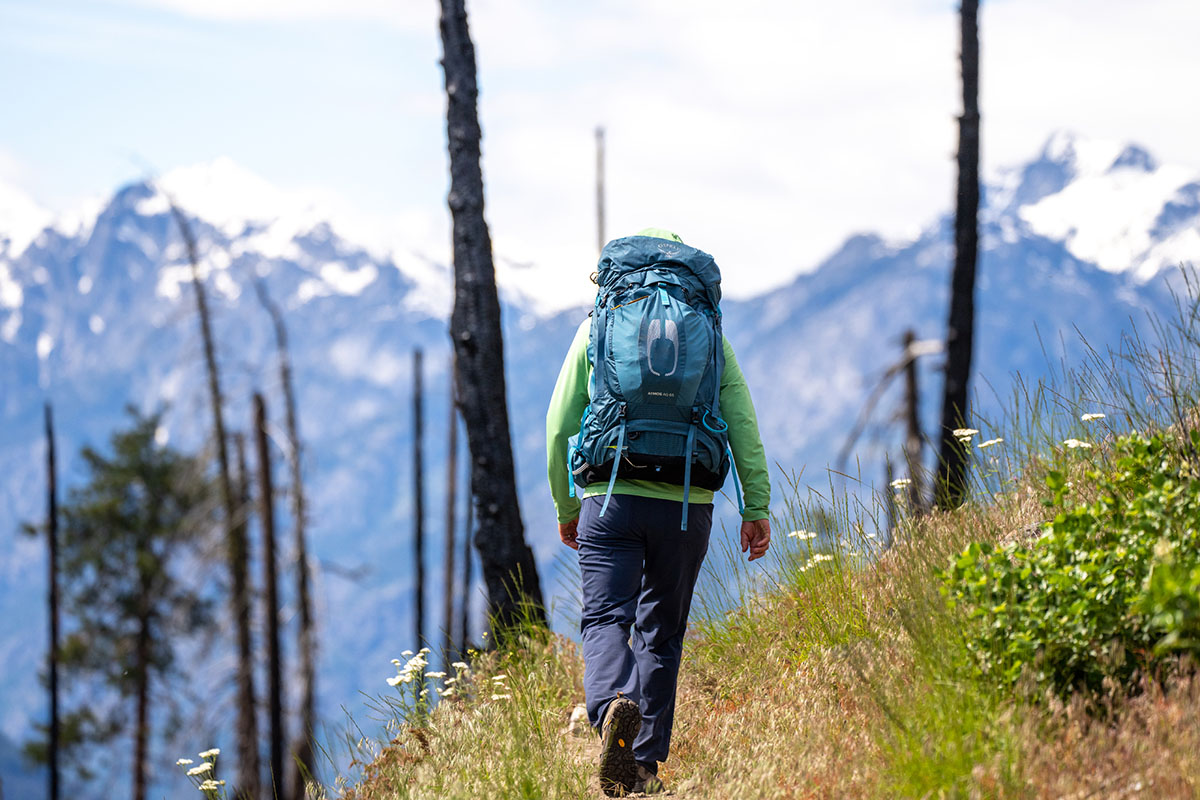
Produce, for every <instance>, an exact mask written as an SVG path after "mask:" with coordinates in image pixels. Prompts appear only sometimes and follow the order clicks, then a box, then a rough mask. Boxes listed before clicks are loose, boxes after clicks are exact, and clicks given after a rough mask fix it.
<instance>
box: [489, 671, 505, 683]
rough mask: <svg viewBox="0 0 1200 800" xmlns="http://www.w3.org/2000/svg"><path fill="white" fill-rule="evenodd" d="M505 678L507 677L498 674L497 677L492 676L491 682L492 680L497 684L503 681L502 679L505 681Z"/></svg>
mask: <svg viewBox="0 0 1200 800" xmlns="http://www.w3.org/2000/svg"><path fill="white" fill-rule="evenodd" d="M507 677H508V676H507V675H505V674H504V673H503V672H502V673H500V674H499V675H493V676H492V680H494V681H495V682H496V683H499V682H500V681H502V680H504V679H505V678H507Z"/></svg>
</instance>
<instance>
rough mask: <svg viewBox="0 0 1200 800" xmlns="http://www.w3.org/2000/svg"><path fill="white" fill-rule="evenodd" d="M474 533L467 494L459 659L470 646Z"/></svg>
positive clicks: (472, 510) (472, 511) (472, 505)
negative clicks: (472, 545)
mask: <svg viewBox="0 0 1200 800" xmlns="http://www.w3.org/2000/svg"><path fill="white" fill-rule="evenodd" d="M474 531H475V498H473V497H471V493H470V492H467V519H466V522H465V523H464V524H463V549H462V595H461V596H460V598H459V600H460V601H461V602H462V609H461V610H460V611H459V613H460V614H461V623H462V626H461V627H460V628H459V629H458V630H459V636H460V637H461V638H460V639H459V640H458V653H459V658H461V657H462V656H463V655H465V654H466V652H467V649H468V648H469V647H470V646H471V539H472V536H471V534H472V533H473V532H474Z"/></svg>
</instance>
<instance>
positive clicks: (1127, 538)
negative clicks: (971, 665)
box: [941, 434, 1200, 696]
mask: <svg viewBox="0 0 1200 800" xmlns="http://www.w3.org/2000/svg"><path fill="white" fill-rule="evenodd" d="M1180 444H1185V443H1182V442H1180V441H1179V440H1178V439H1177V438H1174V437H1172V436H1171V435H1170V434H1156V435H1154V436H1143V435H1129V436H1124V437H1121V438H1119V439H1118V440H1116V442H1115V443H1114V445H1113V452H1112V457H1111V460H1110V461H1109V463H1108V466H1107V468H1106V469H1105V470H1104V471H1103V472H1101V471H1100V470H1098V469H1093V470H1090V471H1087V472H1086V473H1085V475H1084V479H1086V480H1087V481H1088V482H1089V483H1094V484H1095V487H1096V489H1097V490H1098V499H1097V500H1096V501H1095V502H1092V503H1080V504H1074V505H1073V504H1072V503H1071V502H1070V496H1071V494H1072V487H1071V482H1070V481H1069V480H1068V476H1067V473H1066V472H1065V471H1060V470H1050V471H1049V472H1048V474H1047V476H1046V487H1047V489H1048V490H1049V494H1050V496H1049V498H1048V499H1047V500H1046V501H1045V502H1046V505H1047V506H1049V507H1050V508H1051V509H1053V510H1054V511H1055V517H1054V519H1053V521H1052V522H1049V523H1046V525H1045V526H1044V528H1043V532H1042V535H1041V537H1040V538H1039V539H1038V540H1037V541H1036V542H1034V543H1032V544H1030V545H1029V546H1021V545H1020V544H1015V543H1014V544H1009V545H1006V546H1003V547H999V548H997V547H994V546H992V545H989V544H972V545H971V546H970V547H968V548H967V549H966V550H965V551H963V552H962V553H961V554H960V555H959V556H958V557H957V558H956V559H955V560H954V561H953V563H952V564H951V565H950V567H949V569H947V570H946V571H944V572H943V573H942V575H941V578H942V587H941V589H942V593H943V595H945V596H946V597H947V598H948V599H949V601H950V603H951V605H952V606H955V607H958V608H961V609H962V610H964V611H965V616H966V619H967V626H966V630H965V631H964V635H965V637H966V640H967V645H968V648H969V650H970V652H971V653H972V655H973V657H974V658H975V661H976V669H977V670H978V671H979V672H980V673H981V674H982V675H985V676H987V677H988V678H989V679H991V680H994V681H996V682H997V683H999V684H1001V685H1005V686H1007V685H1011V684H1013V683H1014V682H1015V681H1016V680H1017V678H1018V677H1019V676H1020V675H1021V674H1022V673H1026V672H1027V673H1028V674H1030V675H1031V676H1032V677H1033V678H1034V679H1035V680H1036V681H1037V683H1038V684H1039V685H1040V686H1048V687H1050V688H1053V689H1054V690H1055V691H1057V692H1059V693H1060V694H1062V695H1064V696H1065V695H1067V694H1069V693H1070V692H1071V691H1073V690H1083V691H1087V692H1095V691H1097V690H1099V689H1101V687H1102V685H1103V683H1104V680H1105V678H1112V679H1114V680H1116V681H1117V682H1118V683H1119V684H1120V685H1127V684H1128V682H1129V681H1130V679H1131V678H1132V677H1133V675H1134V674H1135V672H1137V671H1138V670H1147V669H1155V668H1157V667H1158V666H1160V664H1161V663H1162V660H1163V659H1164V658H1165V657H1167V656H1168V655H1170V654H1174V653H1179V652H1190V653H1193V654H1197V653H1200V599H1198V595H1197V590H1198V589H1200V548H1198V545H1200V480H1197V479H1196V478H1194V477H1193V467H1192V465H1191V463H1189V459H1188V458H1187V457H1186V455H1185V450H1184V449H1183V448H1181V447H1180V446H1179V445H1180ZM1186 444H1189V445H1190V447H1188V448H1187V450H1186V452H1190V453H1194V452H1195V449H1196V446H1197V445H1200V435H1196V434H1193V435H1192V436H1191V437H1190V438H1189V439H1188V441H1187V442H1186ZM1076 480H1078V478H1076Z"/></svg>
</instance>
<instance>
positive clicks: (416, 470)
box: [413, 349, 425, 649]
mask: <svg viewBox="0 0 1200 800" xmlns="http://www.w3.org/2000/svg"><path fill="white" fill-rule="evenodd" d="M421 391H422V386H421V351H420V350H419V349H417V350H414V351H413V495H414V500H413V548H414V550H415V553H414V554H413V558H414V559H415V560H416V564H417V587H416V593H417V597H416V612H415V613H416V619H415V620H414V622H415V628H416V632H417V648H418V649H419V648H421V647H424V646H425V453H424V451H423V450H422V448H421V440H422V439H424V438H425V430H424V428H425V419H424V413H423V409H422V407H421V399H422V398H421Z"/></svg>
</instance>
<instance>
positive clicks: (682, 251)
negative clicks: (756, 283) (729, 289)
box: [597, 235, 721, 308]
mask: <svg viewBox="0 0 1200 800" xmlns="http://www.w3.org/2000/svg"><path fill="white" fill-rule="evenodd" d="M657 265H661V266H662V267H664V268H666V269H671V270H675V271H680V270H682V271H684V272H687V273H691V275H692V276H694V277H695V279H696V280H697V281H699V282H700V284H701V285H702V286H703V287H704V289H705V290H706V292H707V293H708V296H709V300H710V302H711V303H712V305H713V307H714V308H716V307H717V306H718V305H719V304H720V302H721V269H720V267H718V266H717V262H716V261H715V260H713V257H712V256H710V255H709V254H708V253H706V252H704V251H703V250H699V249H697V248H695V247H692V246H690V245H686V244H684V243H683V242H678V241H672V240H669V239H660V238H657V237H654V236H641V235H639V236H626V237H624V238H621V239H613V240H612V241H611V242H609V243H608V244H606V245H604V249H603V250H602V251H601V252H600V263H599V266H598V272H599V275H598V276H597V283H599V285H600V289H601V290H602V291H603V290H605V289H611V288H613V287H614V286H616V285H617V284H618V283H619V282H620V281H621V279H622V278H623V277H624V276H626V275H628V274H629V273H631V272H635V271H637V270H641V269H645V268H647V267H654V266H657Z"/></svg>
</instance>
